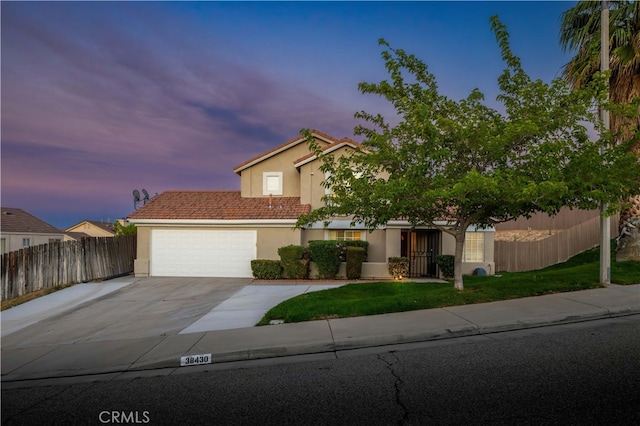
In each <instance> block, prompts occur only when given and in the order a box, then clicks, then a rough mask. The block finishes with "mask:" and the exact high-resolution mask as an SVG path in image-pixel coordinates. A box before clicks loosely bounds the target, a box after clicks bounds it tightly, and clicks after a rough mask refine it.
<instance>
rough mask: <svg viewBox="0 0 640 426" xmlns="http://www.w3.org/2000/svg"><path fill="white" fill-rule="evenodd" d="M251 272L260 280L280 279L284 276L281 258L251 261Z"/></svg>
mask: <svg viewBox="0 0 640 426" xmlns="http://www.w3.org/2000/svg"><path fill="white" fill-rule="evenodd" d="M251 273H252V274H253V277H254V278H256V279H259V280H278V279H280V278H282V265H281V264H280V261H279V260H270V259H254V260H252V261H251Z"/></svg>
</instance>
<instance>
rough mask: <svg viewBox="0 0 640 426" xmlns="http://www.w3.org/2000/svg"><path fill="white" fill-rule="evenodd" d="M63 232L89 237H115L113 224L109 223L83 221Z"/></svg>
mask: <svg viewBox="0 0 640 426" xmlns="http://www.w3.org/2000/svg"><path fill="white" fill-rule="evenodd" d="M65 231H66V232H69V233H72V234H71V235H74V234H73V233H79V232H80V233H82V234H86V235H85V236H89V237H113V236H115V235H116V234H115V232H114V230H113V222H111V221H107V222H104V221H97V220H83V221H82V222H80V223H76V224H75V225H73V226H70V227H69V228H67V229H66V230H65ZM76 235H77V234H76Z"/></svg>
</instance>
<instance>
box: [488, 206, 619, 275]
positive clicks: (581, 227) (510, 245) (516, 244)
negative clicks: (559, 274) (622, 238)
mask: <svg viewBox="0 0 640 426" xmlns="http://www.w3.org/2000/svg"><path fill="white" fill-rule="evenodd" d="M616 235H618V216H617V215H616V216H614V217H612V218H611V236H612V238H613V237H615V236H616ZM599 244H600V218H599V217H594V218H591V219H589V220H587V221H586V222H583V223H580V224H578V225H576V226H573V227H571V228H569V229H563V230H558V231H555V233H554V234H553V235H550V236H549V237H547V238H544V239H542V240H537V241H496V242H495V246H494V250H495V251H494V255H495V262H496V271H506V272H521V271H533V270H536V269H541V268H545V267H547V266H550V265H555V264H556V263H560V262H565V261H567V260H568V259H569V258H570V257H572V256H575V255H576V254H578V253H580V252H582V251H585V250H588V249H590V248H593V247H595V246H597V245H599Z"/></svg>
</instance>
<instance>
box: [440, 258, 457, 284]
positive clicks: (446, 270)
mask: <svg viewBox="0 0 640 426" xmlns="http://www.w3.org/2000/svg"><path fill="white" fill-rule="evenodd" d="M436 259H437V263H438V268H440V272H441V273H442V276H443V277H445V278H451V277H453V271H454V265H455V256H453V255H452V254H439V255H438V257H437V258H436Z"/></svg>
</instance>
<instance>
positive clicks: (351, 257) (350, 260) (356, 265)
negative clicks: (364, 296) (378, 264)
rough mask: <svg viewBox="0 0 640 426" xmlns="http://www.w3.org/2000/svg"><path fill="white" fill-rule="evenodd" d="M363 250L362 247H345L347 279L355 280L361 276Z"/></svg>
mask: <svg viewBox="0 0 640 426" xmlns="http://www.w3.org/2000/svg"><path fill="white" fill-rule="evenodd" d="M364 256H365V249H364V248H363V247H353V246H350V247H347V279H350V280H357V279H359V278H360V276H361V275H362V262H364Z"/></svg>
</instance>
